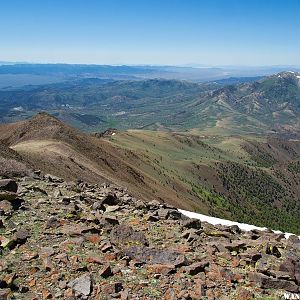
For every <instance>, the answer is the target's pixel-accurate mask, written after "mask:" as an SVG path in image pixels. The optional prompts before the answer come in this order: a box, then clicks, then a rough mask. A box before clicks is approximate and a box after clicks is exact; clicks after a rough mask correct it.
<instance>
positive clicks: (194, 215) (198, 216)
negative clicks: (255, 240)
mask: <svg viewBox="0 0 300 300" xmlns="http://www.w3.org/2000/svg"><path fill="white" fill-rule="evenodd" d="M178 210H179V211H180V212H181V213H182V214H183V215H185V216H187V217H189V218H193V219H198V220H200V221H202V222H207V223H209V224H212V225H218V224H219V225H224V226H232V225H237V226H238V227H239V228H240V229H242V230H244V231H251V230H253V229H256V230H260V231H264V230H267V228H266V227H258V226H254V225H249V224H245V223H239V222H233V221H229V220H225V219H220V218H215V217H210V216H206V215H202V214H198V213H195V212H191V211H187V210H183V209H178ZM273 232H275V233H283V232H281V231H279V230H273ZM291 235H294V234H293V233H289V232H285V233H284V236H285V238H286V239H287V238H289V236H291ZM298 238H300V236H298Z"/></svg>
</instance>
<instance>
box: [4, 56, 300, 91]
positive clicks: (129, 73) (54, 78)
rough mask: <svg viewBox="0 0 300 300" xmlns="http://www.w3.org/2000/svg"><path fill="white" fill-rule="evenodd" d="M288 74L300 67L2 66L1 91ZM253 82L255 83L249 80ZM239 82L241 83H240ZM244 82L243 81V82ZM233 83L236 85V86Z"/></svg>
mask: <svg viewBox="0 0 300 300" xmlns="http://www.w3.org/2000/svg"><path fill="white" fill-rule="evenodd" d="M285 70H291V71H296V72H297V71H300V67H299V66H266V67H253V66H252V67H251V66H217V67H213V66H196V67H193V66H151V65H137V66H127V65H118V66H116V65H114V66H112V65H85V64H32V63H11V62H0V89H1V88H9V87H21V86H24V85H40V84H47V83H48V84H50V83H56V82H64V81H70V80H74V79H83V78H91V77H93V78H100V79H113V80H144V79H156V78H161V79H176V80H188V81H191V82H197V83H199V82H207V81H215V80H223V79H228V78H232V77H233V78H241V77H243V78H244V79H242V82H243V80H245V77H248V78H249V77H254V78H255V77H258V76H269V75H271V74H274V73H278V72H282V71H285ZM249 80H250V81H251V79H250V78H249ZM238 81H239V80H238ZM239 82H240V81H239ZM232 83H233V82H232Z"/></svg>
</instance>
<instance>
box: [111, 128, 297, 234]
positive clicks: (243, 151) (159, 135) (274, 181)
mask: <svg viewBox="0 0 300 300" xmlns="http://www.w3.org/2000/svg"><path fill="white" fill-rule="evenodd" d="M109 139H110V142H111V143H113V144H114V145H117V146H119V147H123V148H126V149H130V150H131V151H133V152H134V153H135V154H137V155H138V156H139V157H140V158H142V159H143V160H144V161H145V162H146V165H148V166H150V165H151V166H154V168H155V171H156V172H154V171H153V169H151V168H149V169H146V170H144V171H145V172H147V173H148V174H149V175H150V176H155V177H156V179H159V180H160V182H161V183H162V184H163V185H165V186H168V187H170V186H171V187H172V185H173V187H174V188H176V187H175V185H174V183H176V182H180V184H181V185H183V186H184V187H185V191H184V193H185V196H186V197H191V198H193V199H195V200H194V201H195V207H194V210H195V211H198V212H201V213H205V214H209V215H212V216H217V217H223V218H224V217H225V218H229V219H231V220H238V221H241V222H247V223H251V224H255V225H259V226H268V227H270V228H273V229H281V230H284V231H292V232H295V233H298V234H299V233H300V224H299V222H298V220H299V218H300V203H299V196H300V189H299V184H300V174H299V172H298V171H299V170H298V169H299V159H300V143H299V142H291V141H283V140H277V139H266V138H257V137H252V138H251V137H247V138H246V139H244V138H241V137H235V138H233V137H222V138H221V137H218V138H216V137H202V138H201V137H200V136H196V135H190V134H177V133H164V132H153V131H129V132H125V133H117V134H116V135H114V136H111V137H110V138H109ZM157 171H158V174H159V176H157ZM157 177H159V178H157ZM197 199H198V200H197Z"/></svg>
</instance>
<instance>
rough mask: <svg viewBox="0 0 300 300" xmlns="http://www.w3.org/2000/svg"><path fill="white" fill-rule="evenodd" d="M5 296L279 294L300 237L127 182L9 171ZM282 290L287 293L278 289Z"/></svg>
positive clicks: (299, 269)
mask: <svg viewBox="0 0 300 300" xmlns="http://www.w3.org/2000/svg"><path fill="white" fill-rule="evenodd" d="M0 215H1V219H0V245H1V246H0V253H1V256H0V299H166V300H170V299H218V300H219V299H230V300H231V299H239V300H247V299H276V298H275V297H276V296H278V297H280V295H283V293H297V292H298V291H299V284H300V241H299V239H298V237H296V236H291V237H289V239H288V240H286V239H285V238H284V235H281V234H275V233H273V232H271V231H265V232H257V231H250V232H243V231H241V230H240V229H239V228H238V227H237V226H232V227H223V226H212V225H210V224H208V223H204V222H203V223H201V222H200V221H199V220H195V219H189V218H187V217H185V216H183V215H182V214H181V213H180V212H179V211H178V210H177V209H176V208H174V207H171V206H168V205H165V204H160V203H159V202H158V201H155V200H154V201H152V202H144V201H142V200H139V199H136V198H134V197H132V196H131V195H130V193H129V192H128V191H127V190H126V189H125V188H120V187H118V186H114V185H112V184H102V185H91V184H87V183H84V182H82V181H78V182H65V181H63V180H62V179H60V178H58V177H55V176H51V175H45V176H42V175H40V174H39V172H35V173H34V174H33V175H31V176H27V177H19V178H15V180H10V179H2V180H0ZM279 299H281V298H279Z"/></svg>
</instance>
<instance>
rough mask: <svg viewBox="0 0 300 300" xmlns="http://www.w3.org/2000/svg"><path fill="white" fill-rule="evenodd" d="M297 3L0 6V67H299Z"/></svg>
mask: <svg viewBox="0 0 300 300" xmlns="http://www.w3.org/2000/svg"><path fill="white" fill-rule="evenodd" d="M299 16H300V0H206V1H205V0H19V1H18V0H1V1H0V61H1V60H2V61H3V60H6V61H31V62H66V63H97V64H168V65H183V64H190V63H196V64H204V65H300V38H299V33H300V17H299Z"/></svg>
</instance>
